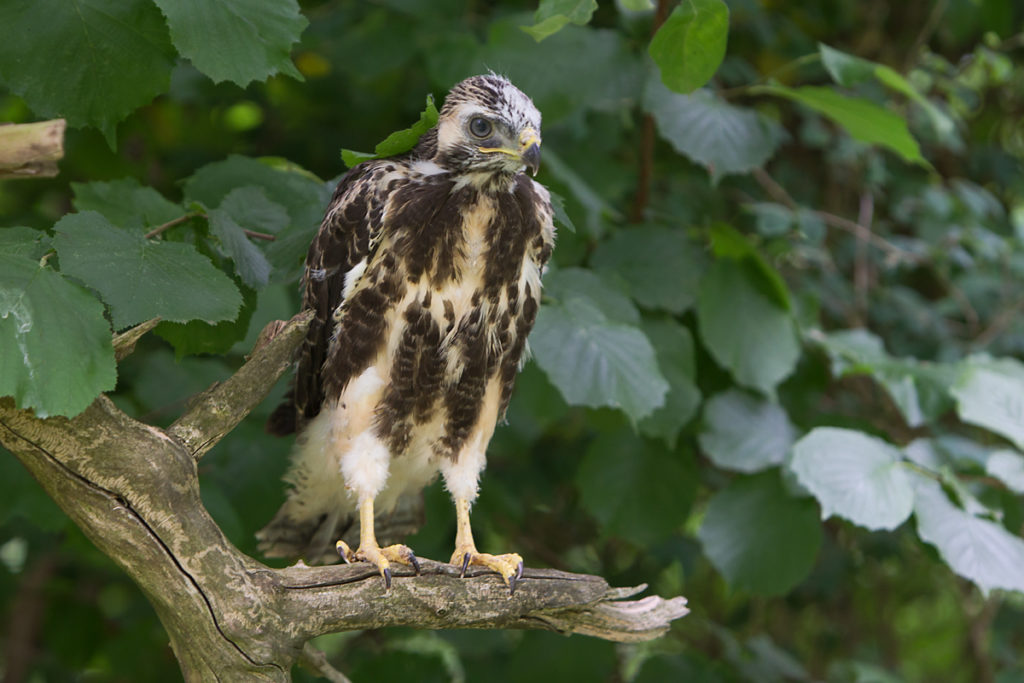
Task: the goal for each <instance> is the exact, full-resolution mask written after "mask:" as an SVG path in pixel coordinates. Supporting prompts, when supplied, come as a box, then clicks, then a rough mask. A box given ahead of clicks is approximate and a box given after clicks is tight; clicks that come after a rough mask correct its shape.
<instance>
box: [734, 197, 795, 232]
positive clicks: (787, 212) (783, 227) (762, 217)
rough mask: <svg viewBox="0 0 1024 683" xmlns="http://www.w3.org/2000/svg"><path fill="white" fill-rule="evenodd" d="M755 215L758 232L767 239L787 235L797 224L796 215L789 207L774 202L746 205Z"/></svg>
mask: <svg viewBox="0 0 1024 683" xmlns="http://www.w3.org/2000/svg"><path fill="white" fill-rule="evenodd" d="M743 208H745V209H746V210H748V211H750V212H751V213H753V214H754V219H755V222H756V223H755V224H756V226H757V232H758V233H760V234H762V235H764V236H765V237H778V236H780V235H785V234H786V233H787V232H789V231H790V229H792V227H793V224H794V223H795V222H796V215H795V214H794V213H793V210H792V209H790V208H789V207H788V206H783V205H782V204H776V203H774V202H752V203H750V204H746V205H744V207H743Z"/></svg>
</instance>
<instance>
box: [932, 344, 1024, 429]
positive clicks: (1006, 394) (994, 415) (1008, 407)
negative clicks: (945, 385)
mask: <svg viewBox="0 0 1024 683" xmlns="http://www.w3.org/2000/svg"><path fill="white" fill-rule="evenodd" d="M961 368H962V369H961V372H960V376H959V377H958V378H957V380H956V383H955V384H954V385H953V387H952V389H950V393H952V394H953V398H954V399H956V410H957V414H958V415H959V416H960V419H961V420H963V421H964V422H967V423H969V424H973V425H978V426H979V427H984V428H985V429H989V430H991V431H993V432H995V433H996V434H999V435H1001V436H1004V437H1006V438H1007V439H1009V440H1010V441H1012V442H1013V443H1014V445H1016V446H1017V448H1024V364H1022V363H1021V362H1020V361H1018V360H1014V359H1012V358H990V357H988V356H982V355H979V356H971V357H970V358H968V359H967V360H965V361H963V363H961Z"/></svg>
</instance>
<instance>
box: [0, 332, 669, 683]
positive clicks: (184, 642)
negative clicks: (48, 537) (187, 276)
mask: <svg viewBox="0 0 1024 683" xmlns="http://www.w3.org/2000/svg"><path fill="white" fill-rule="evenodd" d="M310 318H311V315H310V314H309V313H308V312H307V313H304V314H300V315H299V316H296V317H295V318H293V319H292V320H291V321H289V322H287V323H286V324H281V323H277V324H272V326H268V328H267V330H265V334H264V335H261V340H260V343H258V344H257V348H256V349H255V350H254V352H253V354H252V355H251V356H250V358H249V359H248V361H247V362H246V363H245V364H244V365H243V366H242V367H241V368H240V369H239V370H238V372H236V373H235V374H234V375H233V376H232V377H231V378H229V379H228V380H226V381H224V382H222V383H219V384H216V385H214V386H212V387H210V388H209V389H207V390H206V391H205V392H203V393H202V394H200V395H199V396H198V397H197V400H195V401H194V402H193V403H192V404H191V406H190V407H189V408H188V410H187V411H186V412H185V413H184V414H183V415H182V416H181V417H180V418H179V419H178V420H177V421H176V422H175V423H174V424H173V425H171V426H170V427H169V428H168V429H167V430H166V431H165V430H161V429H158V428H156V427H152V426H150V425H146V424H143V423H140V422H137V421H135V420H133V419H131V418H129V417H128V416H127V415H125V414H124V413H123V412H121V411H120V410H119V409H118V408H117V407H116V406H115V405H114V404H113V402H112V401H110V400H109V399H108V398H107V397H106V396H100V397H99V398H97V399H96V401H95V402H93V404H92V405H91V406H90V407H89V408H88V409H86V411H85V412H83V413H82V414H81V415H78V416H77V417H75V418H71V419H67V418H60V417H57V418H48V419H40V418H37V417H35V416H34V415H33V414H32V413H31V412H30V411H25V410H19V409H17V408H16V407H15V405H14V402H13V400H12V399H10V398H0V443H2V444H3V445H4V446H5V447H6V448H7V449H8V450H10V451H11V452H12V453H14V455H15V456H16V457H17V458H18V459H19V460H20V461H21V462H22V463H23V464H24V465H25V467H26V468H28V470H29V471H30V472H31V473H32V475H33V476H34V477H35V478H36V479H37V480H38V481H39V482H40V484H41V485H42V486H43V488H44V489H45V490H46V492H47V493H48V494H49V495H50V496H51V497H52V498H53V499H54V500H55V501H56V502H57V504H58V505H60V507H61V508H62V509H63V510H64V511H65V512H66V513H67V514H68V515H69V516H70V517H71V518H72V519H73V520H74V521H75V522H76V523H77V524H78V525H79V526H80V527H81V528H82V530H83V531H84V532H85V534H86V535H87V536H89V538H90V539H91V540H92V541H93V542H94V543H95V544H96V545H97V547H99V548H100V550H102V551H103V552H104V553H106V554H107V555H109V556H110V557H111V558H112V559H113V560H114V561H115V562H116V563H117V564H118V565H119V566H120V567H121V568H122V569H124V571H125V572H127V573H128V574H129V575H130V576H131V577H132V579H133V580H134V581H135V582H136V583H137V584H138V585H139V587H140V588H141V589H142V590H143V592H144V593H145V594H146V596H147V597H148V598H149V600H150V602H151V603H152V604H153V606H154V608H155V609H156V611H157V614H158V615H159V617H160V619H161V621H162V622H163V624H164V626H165V628H166V629H167V632H168V635H169V637H170V640H171V645H172V647H173V649H174V652H175V654H176V655H177V657H178V661H179V663H180V664H181V667H182V671H183V673H184V675H185V679H186V680H188V681H201V680H239V681H243V680H244V681H288V680H290V678H291V676H290V671H291V667H292V665H293V664H294V663H295V662H296V661H297V660H298V659H301V660H302V661H303V663H304V664H306V665H307V666H310V667H312V668H314V669H315V670H317V671H319V672H321V673H322V675H325V676H327V677H329V678H331V679H332V680H344V677H343V676H342V675H341V674H339V673H338V672H336V671H334V670H333V669H331V668H330V666H329V664H327V662H326V660H325V659H324V658H323V656H322V653H321V654H319V656H318V653H317V652H316V651H315V649H314V648H312V647H311V646H310V645H309V644H308V641H309V640H310V639H311V638H314V637H316V636H318V635H323V634H326V633H334V632H338V631H346V630H354V629H369V628H380V627H384V626H398V625H401V626H412V627H416V628H430V629H442V628H520V629H527V628H529V629H545V630H552V631H556V632H559V633H565V634H570V633H582V634H586V635H590V636H595V637H598V638H604V639H606V640H614V641H620V642H630V641H640V640H650V639H652V638H656V637H658V636H660V635H662V634H663V633H665V631H667V630H668V628H669V625H670V623H671V622H672V620H674V619H678V618H680V617H682V616H683V615H685V614H686V613H687V612H688V611H689V610H688V609H687V607H686V599H685V598H682V597H676V598H672V599H670V600H666V599H663V598H660V597H658V596H649V597H646V598H642V599H630V598H632V597H633V596H634V595H636V593H638V592H640V591H642V590H643V589H644V588H645V586H639V587H637V588H630V589H612V588H609V586H608V584H607V582H605V580H604V579H602V578H600V577H597V576H588V575H581V574H570V573H566V572H561V571H556V570H551V569H527V570H526V571H525V572H524V575H523V580H522V582H521V584H520V586H519V588H518V590H517V591H516V594H515V596H514V597H511V598H510V597H509V593H508V589H507V587H506V586H505V585H504V583H503V582H502V580H501V578H500V577H498V576H496V575H494V574H493V573H490V572H488V571H486V570H482V569H476V568H470V569H469V570H468V571H467V572H466V577H465V578H459V569H458V568H456V567H453V566H451V565H449V564H445V563H441V562H435V561H432V560H426V559H424V560H422V561H421V575H420V576H412V569H411V568H405V567H396V569H395V578H394V583H393V585H392V587H391V590H390V591H389V592H387V593H386V594H385V592H384V586H383V584H382V582H381V580H380V575H379V573H378V572H377V571H376V568H375V567H372V566H370V565H367V564H364V563H357V564H353V565H331V566H324V567H308V566H305V565H303V564H302V563H299V564H297V565H295V566H292V567H287V568H284V569H273V568H270V567H267V566H266V565H264V564H262V563H260V562H259V561H257V560H255V559H253V558H251V557H249V556H247V555H245V554H243V553H242V552H240V551H239V550H238V549H237V548H235V547H234V546H233V545H232V544H231V543H230V541H228V539H227V538H226V537H225V536H224V534H223V532H221V530H220V528H219V527H218V526H217V524H216V523H215V522H214V521H213V519H212V518H211V517H210V516H209V514H208V513H207V512H206V510H205V508H204V507H203V505H202V501H201V499H200V496H199V481H198V476H197V463H198V460H200V459H201V458H202V457H203V456H204V455H205V454H206V453H208V452H209V450H210V449H211V448H212V447H213V446H214V445H215V444H216V443H217V442H218V441H220V439H222V438H223V437H224V436H226V435H227V434H228V433H229V432H230V431H231V430H232V429H234V427H235V426H236V425H237V424H238V423H239V422H240V421H241V420H242V419H243V418H244V417H245V416H246V415H247V414H248V413H249V412H250V411H251V410H252V409H253V408H254V407H255V406H256V405H258V404H259V403H260V402H261V401H262V400H263V399H264V398H265V397H266V395H267V393H268V392H269V391H270V388H271V387H272V386H273V384H274V383H275V382H276V381H277V379H278V378H279V377H280V376H281V375H282V374H283V373H284V372H285V371H286V370H287V368H288V367H289V366H290V364H291V361H292V358H293V355H294V352H295V349H296V348H297V347H298V345H299V343H300V342H301V340H302V338H303V337H304V336H305V331H306V328H307V327H308V325H309V322H310ZM151 322H152V321H151ZM154 324H155V323H154ZM147 326H148V327H147ZM151 327H152V324H150V323H143V326H140V328H139V330H136V331H129V332H127V333H124V334H122V335H119V338H118V339H116V340H115V342H116V344H115V345H116V347H117V350H118V358H119V359H120V358H123V357H124V356H125V355H127V354H128V353H130V352H131V349H132V348H133V346H134V344H135V342H136V341H137V339H138V338H139V336H141V334H142V333H143V332H145V330H146V329H151Z"/></svg>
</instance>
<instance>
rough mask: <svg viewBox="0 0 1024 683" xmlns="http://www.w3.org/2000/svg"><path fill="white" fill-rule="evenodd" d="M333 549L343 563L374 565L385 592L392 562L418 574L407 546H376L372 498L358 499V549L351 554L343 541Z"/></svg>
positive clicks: (417, 568)
mask: <svg viewBox="0 0 1024 683" xmlns="http://www.w3.org/2000/svg"><path fill="white" fill-rule="evenodd" d="M335 548H337V550H338V554H339V555H341V559H343V560H345V562H370V563H372V564H374V565H376V567H377V569H379V570H380V573H381V576H383V577H384V589H385V590H388V589H390V588H391V563H392V562H397V563H398V564H406V565H410V566H411V567H412V568H413V569H415V570H416V573H417V574H419V573H420V563H419V562H418V561H417V560H416V555H414V554H413V552H412V549H410V548H409V546H406V545H402V544H400V543H399V544H395V545H389V546H387V547H386V548H381V547H380V546H379V545H378V544H377V535H376V534H375V533H374V532H373V496H362V497H360V499H359V549H358V550H356V551H354V552H353V550H352V549H351V548H349V546H348V544H347V543H345V541H338V542H337V543H336V544H335Z"/></svg>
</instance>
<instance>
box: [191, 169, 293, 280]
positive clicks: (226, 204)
mask: <svg viewBox="0 0 1024 683" xmlns="http://www.w3.org/2000/svg"><path fill="white" fill-rule="evenodd" d="M207 215H208V216H209V219H210V231H211V232H212V233H213V235H214V236H215V237H217V239H219V240H220V243H221V246H222V247H223V250H224V253H225V254H226V255H227V256H229V257H230V258H231V260H232V261H233V262H234V264H235V271H236V272H237V273H238V276H239V277H240V278H241V279H242V282H244V283H245V284H246V285H247V286H249V287H252V288H254V289H259V288H261V287H265V286H266V284H267V281H268V279H269V277H270V263H269V262H268V261H267V257H266V256H265V255H264V254H263V251H262V250H261V249H260V248H259V247H257V246H256V245H255V244H254V243H253V242H252V240H250V239H249V237H248V236H247V235H246V234H245V230H253V231H255V232H263V233H269V234H275V233H277V232H280V231H281V230H282V229H283V228H284V227H285V226H287V225H288V221H289V218H288V212H287V211H285V208H284V207H283V206H281V205H280V204H277V203H275V202H272V201H270V200H269V199H267V195H266V194H265V193H264V192H263V189H262V188H260V187H239V188H236V189H234V190H232V191H231V192H229V193H228V195H227V197H225V198H224V201H222V202H221V204H220V206H219V207H217V208H216V209H212V210H210V211H208V212H207Z"/></svg>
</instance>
